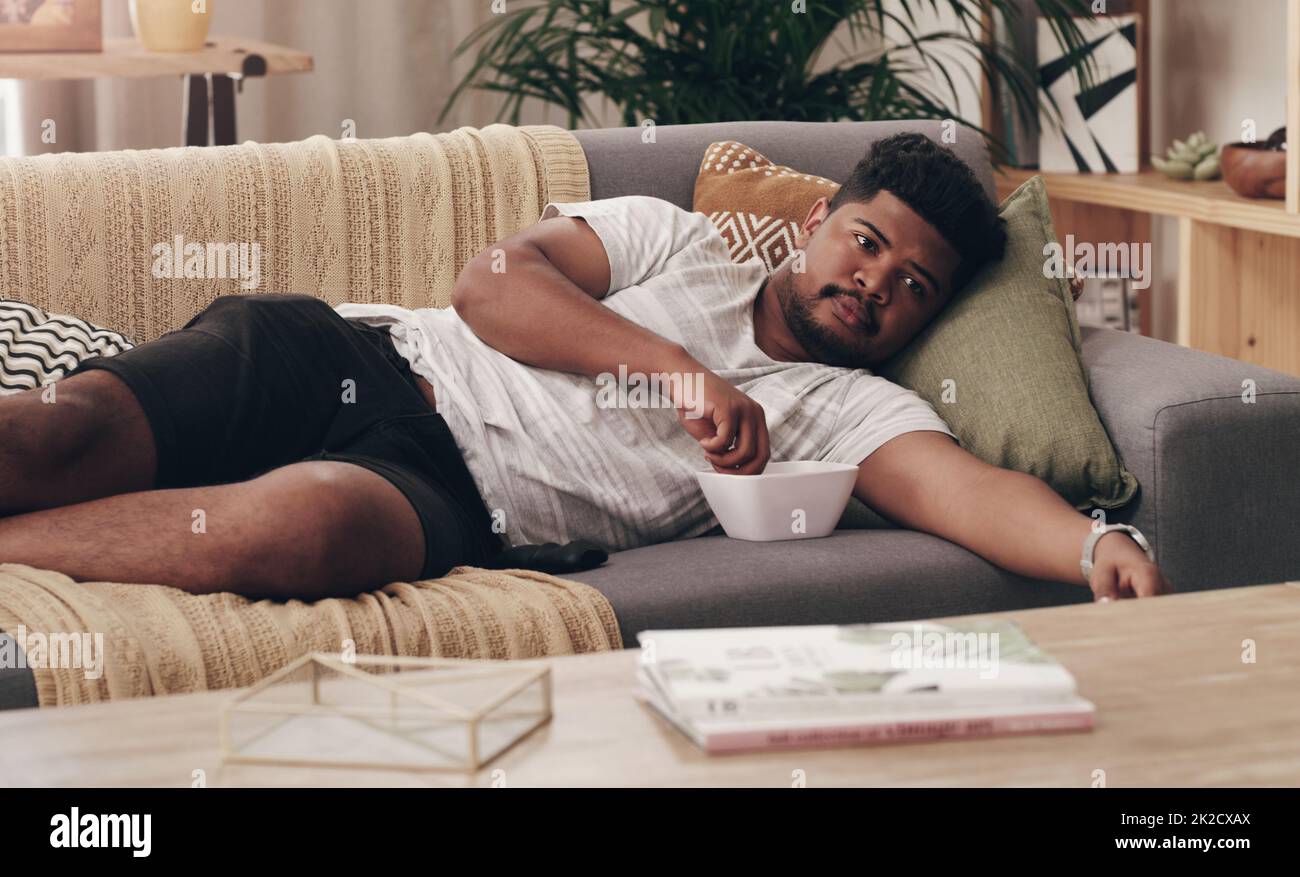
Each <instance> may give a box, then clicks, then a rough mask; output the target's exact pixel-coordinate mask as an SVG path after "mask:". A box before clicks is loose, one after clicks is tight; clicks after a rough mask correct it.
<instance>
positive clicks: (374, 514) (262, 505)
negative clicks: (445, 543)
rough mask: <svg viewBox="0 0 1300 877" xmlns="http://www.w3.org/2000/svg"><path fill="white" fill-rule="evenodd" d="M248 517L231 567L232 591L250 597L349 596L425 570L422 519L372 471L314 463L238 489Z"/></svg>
mask: <svg viewBox="0 0 1300 877" xmlns="http://www.w3.org/2000/svg"><path fill="white" fill-rule="evenodd" d="M237 487H238V488H239V493H240V494H241V495H242V499H241V502H242V503H243V504H244V505H245V506H246V507H247V509H248V512H249V515H248V517H247V519H246V522H245V524H246V525H245V526H244V527H243V528H242V530H243V533H244V534H245V536H244V539H243V540H242V543H241V544H240V545H239V546H238V548H237V550H236V551H235V552H234V558H233V562H232V563H231V565H230V568H229V574H230V577H231V581H230V584H231V587H230V590H232V591H235V592H237V593H244V594H247V595H250V596H253V595H256V596H268V597H279V598H299V599H308V600H310V599H319V598H323V597H337V596H354V595H355V594H358V593H361V592H362V591H364V590H371V589H374V588H376V587H380V586H382V585H384V584H387V583H388V582H391V581H403V580H409V579H412V578H415V577H416V576H417V575H418V573H419V570H420V568H421V567H422V566H423V556H424V540H423V533H422V531H421V530H420V526H419V519H418V517H417V516H416V514H415V510H414V509H412V508H411V507H410V505H409V503H407V501H406V499H405V497H403V496H402V495H401V493H400V492H399V491H398V490H397V488H395V487H393V486H392V485H391V484H388V482H387V481H385V480H384V479H383V478H381V477H380V476H378V475H376V474H375V473H373V472H370V471H368V470H365V469H362V468H361V467H358V466H353V465H351V464H347V463H340V462H335V461H311V462H303V463H295V464H291V465H289V466H283V467H280V468H279V469H274V470H272V471H271V472H268V473H266V474H265V475H262V476H259V477H258V478H255V479H253V480H252V481H248V482H245V483H243V484H241V485H238V486H237Z"/></svg>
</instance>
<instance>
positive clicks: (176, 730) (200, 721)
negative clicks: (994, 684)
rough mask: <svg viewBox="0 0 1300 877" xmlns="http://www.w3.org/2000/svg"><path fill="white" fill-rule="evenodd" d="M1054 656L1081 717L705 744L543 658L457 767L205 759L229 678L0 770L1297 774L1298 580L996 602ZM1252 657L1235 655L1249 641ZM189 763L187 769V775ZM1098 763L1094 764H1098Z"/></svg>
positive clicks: (72, 720) (625, 667)
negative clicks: (793, 744)
mask: <svg viewBox="0 0 1300 877" xmlns="http://www.w3.org/2000/svg"><path fill="white" fill-rule="evenodd" d="M999 615H1002V616H1004V617H1009V618H1013V619H1015V620H1016V621H1018V622H1020V623H1021V624H1022V625H1023V626H1024V628H1025V630H1026V631H1027V632H1028V633H1029V635H1030V636H1031V637H1033V638H1034V639H1035V640H1036V641H1037V642H1038V643H1040V644H1041V645H1042V646H1044V647H1045V648H1046V649H1047V650H1048V651H1049V652H1051V653H1052V654H1053V655H1055V656H1056V657H1057V658H1059V659H1060V660H1061V661H1062V662H1064V664H1065V665H1066V666H1067V667H1069V668H1070V670H1071V671H1072V672H1073V673H1074V674H1075V676H1076V678H1077V679H1078V681H1079V688H1080V691H1081V693H1082V694H1083V695H1084V696H1085V697H1087V698H1089V699H1090V700H1092V701H1093V702H1094V703H1095V704H1096V705H1097V726H1096V728H1095V730H1093V731H1092V732H1090V733H1076V734H1057V735H1044V736H1029V737H1008V738H993V739H984V740H945V741H934V742H923V743H910V744H902V745H890V746H871V747H855V748H840V749H810V750H799V751H785V752H771V753H758V754H749V755H727V756H707V755H705V754H704V753H703V752H701V751H700V750H698V749H697V748H696V747H695V746H694V745H693V744H692V743H690V742H689V741H688V740H686V739H685V738H684V737H683V736H681V735H680V734H679V733H678V732H677V731H676V730H674V729H673V728H672V727H671V726H669V725H668V724H667V723H666V722H664V721H663V720H662V719H661V718H660V717H659V716H658V715H657V714H656V713H654V712H653V711H651V710H650V709H649V708H648V707H646V706H643V705H642V704H641V703H640V702H638V701H637V700H635V699H634V697H633V694H632V692H633V690H634V688H635V681H634V673H635V668H636V662H637V660H638V655H639V653H638V652H637V651H636V650H624V651H622V652H605V653H600V654H592V655H575V656H570V657H561V658H552V659H548V660H549V662H550V663H551V666H552V668H553V670H552V672H553V677H554V684H555V688H554V710H555V715H554V718H553V720H552V721H551V722H550V723H549V724H548V725H546V726H543V727H542V728H540V729H538V730H537V731H536V732H534V733H533V734H532V735H531V736H530V737H528V738H527V739H525V740H523V741H521V742H520V743H519V744H518V745H516V746H515V747H514V748H513V749H511V750H509V751H508V752H506V753H505V754H503V755H502V756H501V757H499V758H498V759H497V760H496V761H494V762H492V763H491V764H490V765H488V766H487V767H485V768H484V769H482V770H480V771H478V772H477V773H474V774H469V775H466V774H460V775H455V774H452V775H448V774H417V773H396V772H392V771H365V772H363V771H356V770H341V769H309V768H289V767H278V768H266V767H257V766H246V765H227V766H225V767H220V765H219V753H218V740H217V716H218V707H219V705H220V704H222V703H224V702H225V701H226V700H227V699H228V698H229V697H230V696H231V693H230V692H209V693H202V694H187V695H177V696H173V697H157V698H146V699H141V700H134V701H123V702H119V703H108V704H96V705H89V706H78V707H66V708H62V709H47V710H34V709H33V710H20V711H14V712H10V713H0V776H3V777H4V779H5V784H6V785H11V786H72V785H85V786H190V785H192V784H193V783H194V780H195V777H196V776H202V777H203V779H204V781H205V782H206V783H207V784H208V785H214V786H279V785H286V786H326V785H328V786H349V785H351V786H356V785H366V786H369V785H395V786H491V785H494V784H496V785H505V786H513V787H527V786H552V787H554V786H774V787H777V786H790V785H791V784H792V783H794V782H796V780H797V779H799V780H801V781H802V782H803V783H804V784H806V785H807V786H809V787H813V786H882V785H908V786H1075V787H1087V786H1091V785H1095V784H1097V783H1098V781H1099V779H1100V778H1103V777H1104V782H1105V784H1106V785H1107V786H1110V787H1133V786H1254V785H1272V786H1296V785H1300V734H1297V733H1296V728H1298V727H1300V693H1298V692H1300V583H1295V582H1291V583H1286V584H1278V585H1261V586H1257V587H1250V588H1231V589H1225V590H1218V591H1202V592H1197V593H1190V594H1178V595H1173V596H1168V597H1161V598H1158V599H1153V600H1127V601H1122V602H1118V603H1105V604H1084V605H1075V606H1063V607H1054V608H1050V609H1034V610H1028V611H1024V612H1009V613H999ZM1247 641H1252V642H1253V644H1254V652H1255V657H1256V660H1255V662H1254V663H1245V662H1243V660H1242V656H1243V653H1244V650H1245V649H1246V648H1247V645H1248V642H1247ZM195 771H203V774H201V775H199V774H196V773H195ZM1099 771H1100V772H1104V773H1098V772H1099Z"/></svg>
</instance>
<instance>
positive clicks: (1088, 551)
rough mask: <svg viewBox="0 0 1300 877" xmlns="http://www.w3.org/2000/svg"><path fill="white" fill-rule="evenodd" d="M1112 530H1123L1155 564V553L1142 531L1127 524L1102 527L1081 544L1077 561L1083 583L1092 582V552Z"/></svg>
mask: <svg viewBox="0 0 1300 877" xmlns="http://www.w3.org/2000/svg"><path fill="white" fill-rule="evenodd" d="M1112 530H1123V531H1124V532H1125V533H1128V534H1129V535H1130V536H1132V537H1133V541H1134V542H1136V543H1137V544H1138V547H1140V548H1141V549H1142V550H1143V551H1145V552H1146V553H1147V560H1149V561H1151V562H1152V563H1155V562H1156V553H1155V551H1153V550H1152V549H1151V543H1150V542H1148V541H1147V537H1145V536H1143V535H1142V531H1141V530H1139V529H1138V528H1137V527H1132V526H1129V525H1128V524H1107V525H1106V526H1104V527H1100V528H1096V529H1094V530H1093V531H1092V532H1091V533H1089V534H1088V538H1087V539H1085V540H1084V542H1083V559H1082V560H1080V561H1079V569H1081V570H1083V581H1084V582H1085V583H1089V584H1090V583H1091V582H1092V551H1093V549H1094V548H1096V547H1097V540H1098V539H1100V538H1101V537H1102V536H1105V535H1106V534H1107V533H1109V532H1111V531H1112Z"/></svg>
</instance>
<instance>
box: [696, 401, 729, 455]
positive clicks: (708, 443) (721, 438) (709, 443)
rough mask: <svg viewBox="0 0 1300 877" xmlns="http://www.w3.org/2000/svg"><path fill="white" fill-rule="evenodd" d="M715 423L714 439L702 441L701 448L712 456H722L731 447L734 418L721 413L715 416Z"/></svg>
mask: <svg viewBox="0 0 1300 877" xmlns="http://www.w3.org/2000/svg"><path fill="white" fill-rule="evenodd" d="M713 422H714V424H715V426H714V433H713V437H712V438H707V439H704V440H703V441H701V442H700V447H702V448H704V450H706V451H708V452H709V453H711V454H721V453H722V452H724V451H726V450H727V448H729V447H731V437H732V430H733V427H732V425H731V424H732V417H731V415H729V414H727V413H725V412H722V411H719V412H716V413H715V414H714V416H713Z"/></svg>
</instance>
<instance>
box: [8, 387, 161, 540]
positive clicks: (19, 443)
mask: <svg viewBox="0 0 1300 877" xmlns="http://www.w3.org/2000/svg"><path fill="white" fill-rule="evenodd" d="M51 396H52V399H53V401H47V400H48V399H50V398H51ZM156 453H157V452H156V449H155V448H154V441H153V431H152V430H151V429H150V428H149V421H148V420H147V419H146V418H145V416H144V411H143V410H142V409H141V408H140V403H139V402H138V401H137V400H136V398H135V394H134V393H132V392H131V390H130V389H129V388H128V387H127V386H126V384H125V383H123V382H122V380H121V379H120V378H118V377H117V376H116V375H113V374H110V373H109V372H107V371H103V370H101V369H95V370H91V371H86V372H82V373H80V374H76V375H73V376H72V377H70V378H65V379H64V380H62V381H58V382H57V383H55V384H53V385H51V386H50V387H45V388H38V389H35V390H28V391H26V392H24V393H17V394H15V395H12V396H3V397H0V515H13V514H18V513H21V512H30V511H35V510H37V509H50V508H56V507H58V506H63V505H70V504H72V503H77V502H84V501H86V500H89V499H97V498H99V497H104V496H114V495H116V494H119V493H128V492H131V491H136V490H148V489H149V488H151V487H153V485H154V477H155V467H156Z"/></svg>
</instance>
